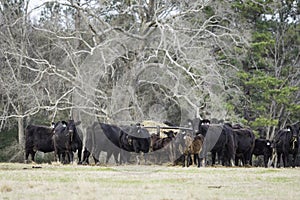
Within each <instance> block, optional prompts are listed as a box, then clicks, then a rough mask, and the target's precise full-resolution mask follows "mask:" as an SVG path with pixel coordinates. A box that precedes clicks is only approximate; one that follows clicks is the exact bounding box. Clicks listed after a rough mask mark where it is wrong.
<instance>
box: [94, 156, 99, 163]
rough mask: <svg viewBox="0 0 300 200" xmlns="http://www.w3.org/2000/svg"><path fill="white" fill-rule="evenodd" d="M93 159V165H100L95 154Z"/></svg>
mask: <svg viewBox="0 0 300 200" xmlns="http://www.w3.org/2000/svg"><path fill="white" fill-rule="evenodd" d="M93 159H94V162H95V165H100V161H99V160H98V158H97V157H96V156H95V155H93Z"/></svg>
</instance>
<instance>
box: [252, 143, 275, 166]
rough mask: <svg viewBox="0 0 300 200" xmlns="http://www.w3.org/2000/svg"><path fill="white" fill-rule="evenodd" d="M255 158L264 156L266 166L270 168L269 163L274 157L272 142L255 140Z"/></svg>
mask: <svg viewBox="0 0 300 200" xmlns="http://www.w3.org/2000/svg"><path fill="white" fill-rule="evenodd" d="M252 155H255V156H261V155H263V156H264V166H265V167H268V161H269V159H270V158H271V156H272V147H271V141H270V140H267V139H264V138H257V139H255V145H254V149H253V152H252Z"/></svg>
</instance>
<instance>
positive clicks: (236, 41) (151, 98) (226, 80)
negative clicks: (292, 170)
mask: <svg viewBox="0 0 300 200" xmlns="http://www.w3.org/2000/svg"><path fill="white" fill-rule="evenodd" d="M30 3H31V1H30V0H11V1H6V0H1V1H0V71H1V73H0V98H1V101H0V115H1V116H0V130H1V135H2V136H1V137H2V138H7V137H8V135H14V134H15V135H16V133H18V139H17V141H18V143H19V144H21V145H22V144H23V143H24V128H25V127H26V126H27V125H28V124H45V125H47V124H50V123H51V121H57V120H62V119H68V118H69V117H70V116H72V117H73V118H74V119H75V120H81V121H82V122H83V123H82V124H81V128H82V129H83V130H85V128H86V127H87V126H88V125H90V124H91V123H92V122H93V121H94V120H96V119H99V120H100V121H104V122H109V123H118V124H122V123H123V124H129V123H136V122H139V121H142V120H149V119H150V120H155V121H164V120H167V121H170V122H173V123H174V124H177V125H180V124H184V123H186V120H187V119H189V118H194V117H202V118H209V119H218V120H224V121H230V122H233V123H242V124H244V125H248V126H250V127H251V128H253V129H254V130H256V131H257V134H259V135H261V136H264V137H267V138H272V137H273V135H274V133H275V131H276V130H277V129H278V128H280V127H283V126H284V125H285V124H286V123H292V122H295V121H299V113H300V105H299V102H300V98H299V95H300V90H299V86H300V78H299V77H300V65H299V64H300V62H299V61H300V34H299V31H300V24H299V22H300V3H299V1H295V0H286V1H272V0H244V1H235V0H224V1H223V0H220V1H214V0H193V1H189V0H185V1H172V0H171V1H163V0H161V1H158V0H124V1H114V0H113V1H102V0H69V1H57V2H44V3H42V4H40V5H39V6H37V7H30V5H31V4H30ZM2 141H4V140H2ZM0 145H1V148H4V147H5V146H7V143H4V142H3V143H2V144H1V142H0Z"/></svg>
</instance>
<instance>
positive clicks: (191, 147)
mask: <svg viewBox="0 0 300 200" xmlns="http://www.w3.org/2000/svg"><path fill="white" fill-rule="evenodd" d="M203 141H204V136H203V135H201V134H199V135H196V136H195V137H194V138H192V137H191V136H190V135H187V136H186V138H185V145H186V149H185V151H184V154H185V157H184V161H183V165H182V166H183V167H185V163H186V165H187V167H189V165H190V160H191V159H192V160H193V159H194V161H192V163H195V164H197V166H198V167H200V159H199V154H200V152H201V150H202V146H203ZM192 155H193V157H192Z"/></svg>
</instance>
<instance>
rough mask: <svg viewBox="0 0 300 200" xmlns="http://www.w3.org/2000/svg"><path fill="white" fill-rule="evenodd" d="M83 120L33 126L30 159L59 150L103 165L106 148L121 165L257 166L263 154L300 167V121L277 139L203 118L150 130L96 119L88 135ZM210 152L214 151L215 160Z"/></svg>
mask: <svg viewBox="0 0 300 200" xmlns="http://www.w3.org/2000/svg"><path fill="white" fill-rule="evenodd" d="M77 125H78V123H75V122H74V120H69V121H68V122H66V121H60V122H57V123H52V125H51V126H49V127H48V126H39V125H29V126H27V127H26V131H25V162H26V163H27V162H28V158H29V155H31V159H32V161H35V154H36V152H37V151H41V152H44V153H48V152H54V156H55V160H57V161H59V162H62V163H69V162H73V159H74V153H75V152H77V157H78V164H89V163H90V162H89V157H90V156H92V158H93V159H94V162H95V163H96V164H99V163H100V162H99V158H100V153H101V152H106V162H108V161H109V159H110V157H111V156H114V159H115V162H116V163H117V164H123V163H130V162H132V161H131V160H130V158H131V155H136V158H137V162H138V163H139V162H140V159H139V157H140V156H139V155H140V153H142V154H143V155H144V158H145V162H147V160H148V161H150V160H151V159H152V160H154V161H153V162H154V163H161V162H162V160H164V161H167V162H171V163H173V164H174V165H176V164H180V165H182V166H189V165H194V164H196V165H197V166H198V167H200V166H205V165H207V164H211V165H215V164H220V165H223V166H251V165H253V163H252V158H253V157H254V156H256V157H257V156H263V160H264V162H263V163H264V164H263V165H264V166H265V167H268V166H273V167H280V164H281V163H282V164H283V167H289V166H292V167H295V163H296V162H295V160H296V157H297V154H298V148H299V132H300V122H297V123H294V124H291V125H288V126H286V127H285V128H284V129H281V130H279V131H277V133H276V134H275V136H274V138H273V139H272V140H267V139H264V138H255V135H254V133H253V131H252V130H251V129H250V128H246V127H242V126H239V125H231V124H229V123H223V124H211V123H210V121H209V120H200V119H194V120H190V123H189V126H190V130H188V129H186V130H179V129H176V128H175V127H174V129H167V130H166V131H164V132H160V131H157V132H156V133H149V131H148V129H147V127H144V126H142V125H141V124H136V125H129V126H117V125H113V124H105V123H100V122H94V123H93V124H92V125H90V126H89V127H88V128H87V129H86V134H85V138H84V139H83V134H82V130H80V129H79V128H76V126H77ZM168 125H169V126H170V124H168ZM171 127H172V126H171ZM158 130H159V129H158ZM83 141H84V142H83ZM82 153H83V155H82ZM208 155H211V161H210V162H208V159H207V157H208ZM253 155H254V156H253ZM290 155H292V156H290ZM290 157H291V158H292V159H291V160H289V158H290Z"/></svg>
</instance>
